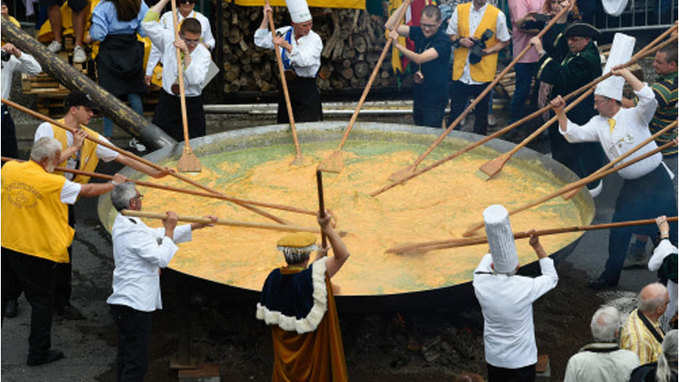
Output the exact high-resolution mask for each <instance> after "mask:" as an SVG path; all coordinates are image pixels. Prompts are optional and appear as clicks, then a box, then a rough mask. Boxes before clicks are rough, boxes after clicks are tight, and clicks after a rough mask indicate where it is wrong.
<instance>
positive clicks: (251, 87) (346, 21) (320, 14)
mask: <svg viewBox="0 0 679 382" xmlns="http://www.w3.org/2000/svg"><path fill="white" fill-rule="evenodd" d="M222 6H223V7H224V46H223V49H224V71H223V75H224V78H225V85H224V91H225V92H236V91H264V92H265V91H272V90H277V89H278V88H279V78H278V69H277V67H276V57H275V55H274V53H273V51H271V50H265V49H261V48H258V47H256V46H255V44H254V34H255V30H257V28H258V27H259V25H260V23H261V21H262V8H260V7H241V6H236V5H233V4H230V3H226V2H224V3H222ZM311 11H312V14H313V16H314V26H313V30H314V31H315V32H316V33H318V34H319V35H320V36H321V38H322V39H323V45H324V47H323V53H322V58H321V69H320V70H319V73H318V77H319V79H318V85H319V87H320V88H321V89H324V90H328V89H349V88H354V89H359V88H362V87H364V86H365V84H366V83H367V82H368V78H369V77H370V74H371V72H372V70H373V68H374V67H375V65H376V63H377V60H378V58H379V55H380V52H381V51H382V48H383V47H384V43H385V42H386V40H385V36H384V26H383V25H384V22H385V18H383V17H377V16H372V15H369V14H368V13H367V12H366V11H362V10H353V9H327V10H320V9H318V8H311ZM274 24H275V25H276V27H277V28H279V27H281V26H285V25H290V18H289V16H288V13H287V10H286V9H285V8H284V7H274ZM390 57H391V56H388V57H387V59H386V60H385V62H384V64H383V65H382V68H381V69H380V72H379V74H378V76H377V78H376V79H375V82H374V84H373V87H374V88H377V87H387V86H392V85H394V84H395V83H396V79H395V78H394V76H393V75H392V70H391V64H390Z"/></svg>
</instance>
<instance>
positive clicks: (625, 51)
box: [594, 33, 636, 101]
mask: <svg viewBox="0 0 679 382" xmlns="http://www.w3.org/2000/svg"><path fill="white" fill-rule="evenodd" d="M635 41H636V39H635V38H634V37H631V36H628V35H626V34H623V33H616V34H615V36H614V37H613V44H612V45H611V52H610V54H609V55H608V60H607V61H606V66H605V67H604V74H606V73H608V72H610V71H611V69H613V68H614V67H616V66H618V65H622V64H624V63H626V62H627V61H629V60H630V59H631V58H632V52H633V51H634V42H635ZM623 86H625V79H624V78H622V77H618V76H611V77H608V78H607V79H605V80H604V81H602V82H599V84H598V85H597V86H596V90H594V94H596V95H600V96H604V97H608V98H613V99H614V100H618V101H620V100H622V88H623Z"/></svg>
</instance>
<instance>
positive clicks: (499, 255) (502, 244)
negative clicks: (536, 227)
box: [483, 204, 519, 273]
mask: <svg viewBox="0 0 679 382" xmlns="http://www.w3.org/2000/svg"><path fill="white" fill-rule="evenodd" d="M483 221H484V223H485V224H486V235H487V236H488V246H489V247H490V255H491V256H492V257H493V266H494V267H495V271H496V272H499V273H512V272H514V270H515V269H516V266H517V265H519V257H518V255H517V253H516V244H514V233H512V227H511V226H510V225H509V213H508V212H507V209H505V208H504V207H503V206H501V205H499V204H493V205H492V206H490V207H488V208H486V210H485V211H483Z"/></svg>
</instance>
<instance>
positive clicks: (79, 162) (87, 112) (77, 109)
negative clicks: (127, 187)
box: [10, 92, 166, 319]
mask: <svg viewBox="0 0 679 382" xmlns="http://www.w3.org/2000/svg"><path fill="white" fill-rule="evenodd" d="M94 106H95V105H94V103H93V102H92V100H91V99H90V98H89V97H88V96H87V95H85V94H83V93H79V92H72V93H71V94H69V95H68V96H67V97H66V100H65V107H66V115H65V116H64V118H62V119H60V120H58V121H57V122H61V123H62V124H64V125H66V126H68V127H71V128H73V129H75V130H76V131H77V133H76V134H75V136H74V135H73V134H71V133H70V132H69V131H66V130H64V129H62V128H60V127H57V126H53V125H52V124H50V123H48V122H44V123H42V124H40V126H38V129H37V130H36V131H35V137H34V142H37V141H38V140H39V139H40V138H43V137H50V138H56V140H57V141H59V142H60V143H61V156H60V158H59V162H58V163H59V167H66V168H70V169H77V170H84V171H95V169H96V168H97V164H98V163H99V160H100V159H101V160H103V161H104V162H110V161H113V160H115V161H116V162H118V163H120V164H122V165H123V166H129V167H132V168H134V169H135V170H138V171H141V172H143V173H145V174H148V175H150V176H152V177H154V178H160V177H162V176H164V175H166V174H165V173H163V172H161V171H157V170H155V169H153V168H151V167H149V166H147V165H145V164H143V163H139V162H137V161H136V160H133V159H131V158H129V157H127V156H125V155H120V154H118V152H116V151H113V150H111V149H109V148H107V147H104V146H102V145H99V144H97V143H94V142H92V141H89V140H86V139H85V136H86V135H88V134H89V136H90V137H94V138H98V139H99V140H100V141H102V142H106V143H110V142H109V141H108V140H107V139H106V138H104V137H103V136H101V135H99V134H98V133H96V132H95V131H93V130H91V129H89V128H87V127H86V126H87V125H88V123H89V122H90V119H91V118H92V115H93V114H94V113H93V111H92V109H93V108H94ZM64 176H65V177H66V179H68V180H71V181H73V182H76V183H80V184H86V183H87V182H88V181H89V179H90V178H89V177H87V176H84V175H76V176H74V175H73V174H70V173H67V174H64ZM68 221H69V224H70V225H71V226H73V224H74V223H75V219H74V216H73V208H72V207H69V219H68ZM70 254H71V250H70V248H69V255H70ZM59 268H63V269H60V271H59V273H60V274H61V277H59V278H58V279H57V283H56V288H57V292H56V295H55V304H56V311H57V314H59V315H60V316H63V317H64V318H70V319H80V318H82V315H81V314H80V313H79V312H78V311H77V310H76V309H75V308H74V307H73V306H72V305H71V303H70V297H71V263H70V262H68V263H65V264H64V265H60V266H59ZM10 304H11V303H10Z"/></svg>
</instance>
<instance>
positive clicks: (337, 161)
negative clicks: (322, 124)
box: [318, 0, 412, 173]
mask: <svg viewBox="0 0 679 382" xmlns="http://www.w3.org/2000/svg"><path fill="white" fill-rule="evenodd" d="M411 1H412V0H406V1H405V2H404V5H403V6H402V7H401V9H400V10H399V13H400V14H399V15H398V16H397V20H398V23H397V24H396V26H395V27H394V26H393V25H392V26H391V27H392V28H393V29H391V30H396V29H398V27H399V26H400V25H401V23H402V22H403V15H404V14H405V11H406V9H408V6H410V3H411ZM388 30H390V28H387V31H388ZM387 33H388V32H387ZM391 42H392V40H391V38H389V37H387V42H386V43H384V48H382V53H381V54H380V57H379V59H378V60H377V63H376V64H375V67H374V68H373V71H372V73H371V74H370V78H368V83H367V84H366V85H365V88H363V93H362V94H361V98H360V99H359V100H358V104H357V105H356V108H355V109H354V113H353V114H352V115H351V119H349V124H347V127H346V129H345V131H344V136H342V140H341V141H340V143H339V145H338V146H337V148H336V149H335V151H333V152H332V153H331V154H330V155H329V156H328V157H327V158H325V159H324V160H322V161H321V163H319V165H318V169H319V170H321V171H325V172H334V173H339V172H341V171H342V168H344V159H343V156H342V148H343V147H344V144H345V143H346V142H347V138H348V137H349V133H350V132H351V129H352V128H353V127H354V123H356V119H358V113H359V112H360V111H361V108H362V107H363V103H364V102H365V99H366V97H368V93H369V92H370V88H371V87H372V84H373V82H374V81H375V78H376V77H377V73H378V72H379V71H380V68H381V67H382V62H383V61H384V58H385V57H386V56H387V53H388V52H389V48H390V47H391Z"/></svg>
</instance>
